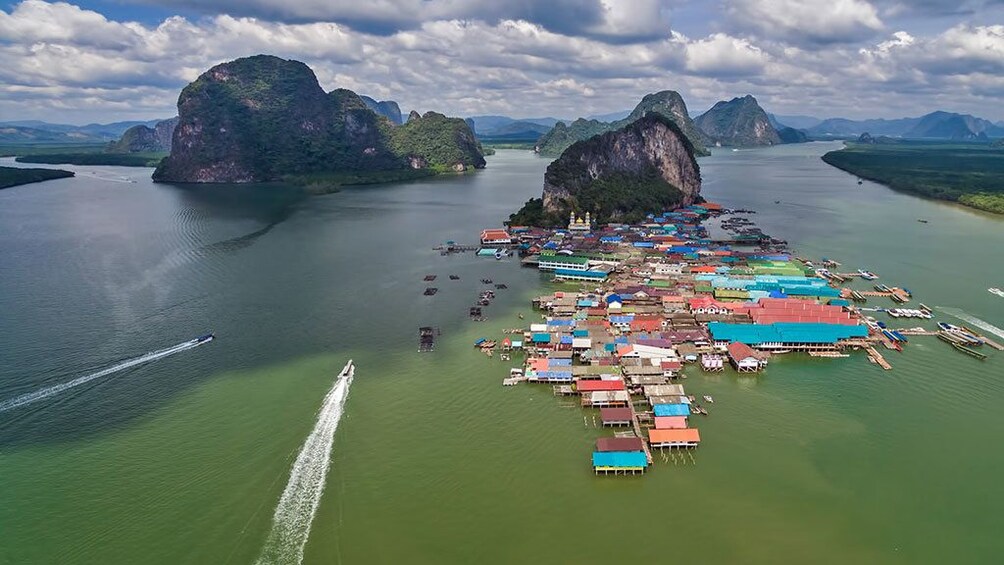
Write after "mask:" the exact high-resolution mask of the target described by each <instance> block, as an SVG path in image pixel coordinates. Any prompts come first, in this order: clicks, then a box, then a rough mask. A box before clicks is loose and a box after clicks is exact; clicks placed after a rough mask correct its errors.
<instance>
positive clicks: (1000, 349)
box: [962, 326, 1004, 351]
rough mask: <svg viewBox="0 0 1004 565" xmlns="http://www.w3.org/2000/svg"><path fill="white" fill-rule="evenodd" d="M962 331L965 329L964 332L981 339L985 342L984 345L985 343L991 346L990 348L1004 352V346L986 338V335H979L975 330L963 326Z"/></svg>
mask: <svg viewBox="0 0 1004 565" xmlns="http://www.w3.org/2000/svg"><path fill="white" fill-rule="evenodd" d="M962 329H964V330H966V331H967V332H969V333H971V334H973V335H974V336H976V337H977V338H979V339H981V340H983V343H985V344H987V345H989V346H990V347H992V348H994V349H996V350H997V351H1004V345H1001V344H999V343H997V342H996V341H994V340H992V339H990V338H989V337H987V336H985V335H982V334H980V333H977V332H976V331H975V330H973V329H972V328H970V327H969V326H962Z"/></svg>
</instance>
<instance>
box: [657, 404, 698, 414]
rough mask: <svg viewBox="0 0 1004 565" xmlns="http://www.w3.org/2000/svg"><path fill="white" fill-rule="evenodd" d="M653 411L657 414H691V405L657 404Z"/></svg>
mask: <svg viewBox="0 0 1004 565" xmlns="http://www.w3.org/2000/svg"><path fill="white" fill-rule="evenodd" d="M652 411H653V412H654V413H655V415H656V416H690V406H687V405H686V404H656V405H655V406H653V407H652Z"/></svg>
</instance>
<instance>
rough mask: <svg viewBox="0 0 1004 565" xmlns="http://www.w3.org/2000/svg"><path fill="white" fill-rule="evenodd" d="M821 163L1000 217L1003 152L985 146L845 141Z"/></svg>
mask: <svg viewBox="0 0 1004 565" xmlns="http://www.w3.org/2000/svg"><path fill="white" fill-rule="evenodd" d="M823 161H825V162H827V163H829V164H830V165H833V166H834V167H837V168H839V169H842V170H844V171H847V172H849V173H851V174H854V175H857V176H859V177H861V178H866V179H868V180H872V181H875V182H879V183H882V184H884V185H886V186H888V187H890V188H892V189H894V190H899V191H902V192H908V193H911V194H917V195H920V196H926V197H929V198H937V199H939V200H949V201H952V202H958V203H960V204H964V205H966V206H970V207H972V208H978V209H980V210H985V211H988V212H994V213H997V214H1004V153H1002V152H1001V151H997V150H994V149H993V148H991V147H989V146H987V145H980V144H969V143H964V144H944V143H930V142H917V141H899V142H897V143H890V142H887V143H882V144H863V143H862V144H859V143H848V144H847V146H846V147H845V148H844V149H841V150H838V151H830V152H829V153H826V154H825V155H823Z"/></svg>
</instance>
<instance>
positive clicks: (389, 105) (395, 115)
mask: <svg viewBox="0 0 1004 565" xmlns="http://www.w3.org/2000/svg"><path fill="white" fill-rule="evenodd" d="M360 98H362V99H363V102H365V103H366V107H367V108H369V109H370V110H373V111H374V112H376V113H377V114H380V115H381V116H383V117H385V118H387V119H388V120H390V121H391V123H393V124H394V125H396V126H399V125H401V124H403V123H404V120H403V119H402V118H401V107H400V106H398V105H397V102H394V101H393V100H381V101H379V102H377V101H376V100H374V99H372V98H370V97H369V96H360Z"/></svg>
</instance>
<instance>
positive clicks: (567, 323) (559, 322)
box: [547, 318, 575, 326]
mask: <svg viewBox="0 0 1004 565" xmlns="http://www.w3.org/2000/svg"><path fill="white" fill-rule="evenodd" d="M547 325H549V326H574V325H575V320H562V319H560V318H558V319H554V320H548V321H547Z"/></svg>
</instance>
